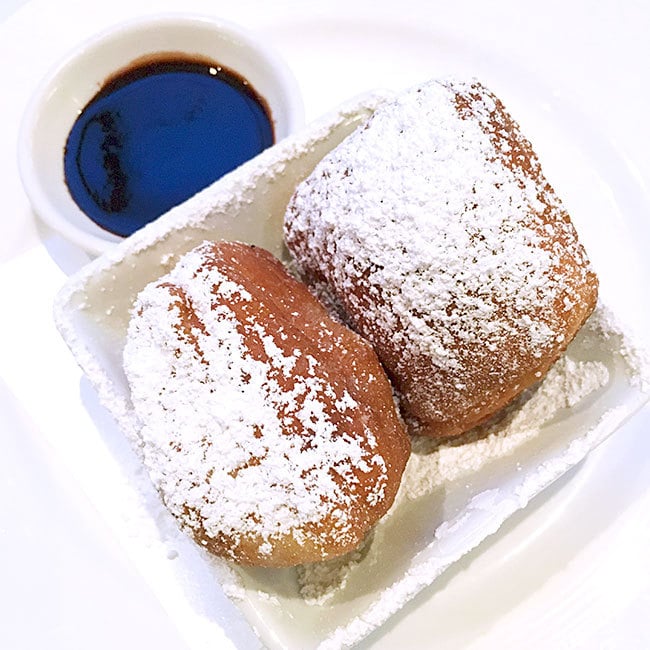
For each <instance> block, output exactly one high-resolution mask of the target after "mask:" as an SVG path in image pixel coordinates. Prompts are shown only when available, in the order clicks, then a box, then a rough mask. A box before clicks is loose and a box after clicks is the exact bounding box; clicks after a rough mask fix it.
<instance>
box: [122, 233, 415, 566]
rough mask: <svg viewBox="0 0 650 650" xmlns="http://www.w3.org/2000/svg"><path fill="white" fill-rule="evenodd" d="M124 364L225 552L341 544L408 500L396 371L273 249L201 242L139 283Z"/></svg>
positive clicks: (257, 554)
mask: <svg viewBox="0 0 650 650" xmlns="http://www.w3.org/2000/svg"><path fill="white" fill-rule="evenodd" d="M124 367H125V371H126V375H127V378H128V380H129V384H130V387H131V391H132V399H133V404H134V407H135V410H136V413H137V415H138V417H139V418H140V420H141V423H142V441H143V452H144V458H145V464H146V466H147V468H148V470H149V473H150V475H151V477H152V479H153V482H154V484H155V485H156V487H157V488H158V490H159V491H160V493H161V495H162V498H163V500H164V502H165V504H166V505H167V507H168V508H169V509H170V510H171V512H172V513H173V514H174V515H175V516H176V517H177V518H178V519H179V521H180V522H181V524H182V526H183V527H184V528H186V529H188V530H189V531H190V532H191V534H192V535H193V536H194V537H195V539H196V540H197V541H198V542H199V543H201V544H203V545H204V546H205V547H206V548H207V549H208V550H209V551H211V552H212V553H214V554H216V555H218V556H222V557H226V558H230V559H232V560H235V561H237V562H240V563H243V564H251V565H261V566H276V567H278V566H290V565H295V564H300V563H304V562H313V561H317V560H322V559H327V558H330V557H335V556H337V555H341V554H343V553H345V552H348V551H350V550H352V549H353V548H355V547H356V546H357V545H358V544H359V542H360V541H361V540H362V539H363V538H364V536H365V534H366V533H367V531H368V530H369V529H370V528H371V526H373V524H374V523H375V522H376V521H377V520H378V519H379V518H380V517H381V516H382V515H383V514H384V513H385V512H386V511H387V509H388V508H389V507H390V505H391V504H392V502H393V499H394V496H395V494H396V492H397V488H398V486H399V483H400V478H401V475H402V472H403V470H404V466H405V464H406V460H407V457H408V454H409V450H410V447H409V441H408V436H407V435H406V432H405V430H404V426H403V424H402V422H401V420H400V419H399V416H398V414H397V412H396V409H395V405H394V400H393V396H392V390H391V387H390V384H389V382H388V379H387V377H386V375H385V373H384V371H383V369H382V367H381V365H380V363H379V361H378V359H377V357H376V355H375V353H374V352H373V350H372V348H371V347H370V345H369V344H368V343H366V342H365V341H364V340H362V339H361V337H359V336H358V335H357V334H355V333H354V332H352V331H351V330H349V329H348V328H346V327H344V326H343V325H341V324H339V323H337V322H335V321H333V320H332V319H331V318H330V317H329V316H328V314H327V312H326V311H325V309H324V308H323V307H322V306H321V305H320V304H319V303H318V301H317V300H316V299H315V298H314V297H313V296H312V295H311V294H310V292H309V290H308V289H307V287H306V286H305V285H303V284H302V283H300V282H298V281H297V280H295V279H293V278H291V277H290V276H289V275H288V274H287V273H286V271H285V270H284V268H283V266H282V265H281V264H280V263H279V262H278V261H277V260H276V259H275V258H274V257H273V256H272V255H271V254H270V253H268V252H267V251H265V250H263V249H260V248H256V247H253V246H248V245H245V244H240V243H227V242H220V243H205V244H203V245H202V246H200V247H198V248H197V249H195V250H194V251H192V252H190V253H188V254H187V255H185V256H184V257H183V258H182V259H181V261H180V262H179V264H178V265H177V266H176V268H175V269H174V270H173V271H172V272H171V273H169V274H168V275H167V276H165V277H163V278H161V279H160V280H158V281H156V282H154V283H152V284H150V285H149V286H148V287H146V288H145V289H144V290H143V291H142V292H141V294H140V295H139V297H138V299H137V302H136V305H135V307H134V310H133V314H132V318H131V322H130V325H129V330H128V336H127V342H126V347H125V350H124Z"/></svg>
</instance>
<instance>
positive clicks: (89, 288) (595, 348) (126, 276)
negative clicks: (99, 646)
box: [55, 93, 648, 650]
mask: <svg viewBox="0 0 650 650" xmlns="http://www.w3.org/2000/svg"><path fill="white" fill-rule="evenodd" d="M384 97H385V95H384V94H382V93H376V94H370V95H367V96H363V97H360V98H359V99H357V100H353V101H351V102H350V103H348V104H346V105H344V106H343V107H341V108H340V109H339V110H337V111H335V112H333V113H332V114H330V115H328V116H326V117H325V118H323V119H321V120H320V121H318V122H316V123H314V124H312V125H310V126H309V127H308V128H307V129H305V130H304V131H303V132H301V133H299V134H297V135H295V136H292V137H291V138H289V139H287V140H285V141H283V142H281V143H279V144H278V145H276V146H275V147H273V148H272V149H270V150H267V151H266V152H264V153H263V154H261V155H260V156H258V157H257V158H256V159H254V160H252V161H250V162H249V163H247V164H245V165H244V166H242V167H241V168H239V169H238V170H236V171H235V172H233V173H231V174H229V175H228V176H226V177H224V178H223V179H221V180H220V181H218V182H217V183H215V184H214V185H212V186H211V187H209V188H207V189H206V190H204V191H203V192H201V193H199V194H198V195H196V196H195V197H193V198H192V199H190V200H189V201H187V202H186V203H184V204H182V205H180V206H178V207H176V208H174V209H173V210H172V211H170V212H169V213H168V214H167V215H164V216H163V217H162V218H161V219H159V220H158V221H157V222H155V223H154V224H152V225H151V226H149V227H147V228H145V229H144V230H142V231H140V232H139V233H136V234H135V235H134V236H133V237H131V238H130V239H128V240H126V241H125V242H124V243H123V244H121V245H120V246H118V247H117V248H116V249H114V250H113V251H110V252H109V253H108V254H107V255H105V256H103V257H101V258H99V259H97V260H95V261H94V262H92V263H91V264H90V265H88V266H87V267H85V268H84V269H82V270H81V271H80V272H79V273H78V274H76V275H75V276H73V277H72V278H71V279H70V280H69V281H68V282H67V284H66V285H65V287H64V288H63V290H62V291H61V293H60V294H59V296H58V299H57V304H56V310H55V313H56V320H57V325H58V327H59V329H60V331H61V333H62V334H63V336H64V338H65V340H66V342H67V343H68V345H69V347H70V348H71V350H72V351H73V353H74V355H75V357H76V358H77V361H78V362H79V364H80V365H81V367H82V368H83V370H84V372H85V373H86V375H87V376H88V378H89V379H90V381H91V382H92V384H93V385H94V387H95V388H96V390H97V392H98V395H99V397H100V399H101V401H102V403H103V404H104V405H105V406H106V407H107V408H108V409H109V410H110V411H111V413H112V414H113V416H114V417H115V419H116V420H117V421H118V422H119V424H120V426H121V428H122V430H123V431H124V432H125V433H126V434H127V436H128V437H129V438H130V440H131V442H132V443H133V445H134V447H135V448H136V449H137V446H138V430H137V423H136V422H135V418H134V417H133V413H132V408H131V404H130V400H129V391H128V386H127V384H126V381H125V378H124V375H123V371H122V365H121V352H122V347H123V343H124V333H125V329H126V325H127V322H128V317H129V310H130V307H131V305H132V303H133V300H134V297H135V295H136V294H137V293H138V291H139V290H140V289H141V288H143V287H144V285H145V284H147V283H148V282H149V281H151V280H153V279H155V278H157V277H159V276H160V275H162V274H163V273H165V272H167V271H168V270H169V269H170V268H171V266H173V264H174V263H175V261H176V260H177V259H178V256H179V255H180V254H182V253H183V252H185V251H187V250H189V249H191V248H193V247H194V246H195V245H197V244H198V243H200V242H202V241H203V240H205V239H220V238H225V239H237V240H241V241H247V242H250V243H255V244H258V245H260V246H263V247H265V248H267V249H268V250H270V251H271V252H273V253H274V254H276V255H277V256H278V257H280V258H283V257H285V250H284V247H283V243H282V227H281V225H282V217H283V214H284V209H285V207H286V204H287V202H288V200H289V197H290V196H291V194H292V192H293V189H294V187H295V185H296V183H297V182H299V181H300V180H301V179H302V178H304V177H305V176H306V175H307V174H308V173H309V172H310V171H311V169H312V168H313V166H314V165H315V164H316V162H317V161H318V160H319V159H320V158H321V157H322V156H323V155H324V154H325V153H326V152H327V151H328V150H330V149H331V148H332V147H333V146H335V145H336V144H338V142H340V141H341V139H342V138H344V137H345V135H347V134H348V133H350V132H351V131H352V130H353V129H354V128H355V127H356V126H357V125H358V124H359V123H360V122H361V121H363V119H364V118H365V117H367V116H368V115H369V114H370V113H371V112H372V110H373V109H374V107H375V106H376V105H377V103H378V102H381V101H382V100H383V98H384ZM506 105H507V102H506ZM515 116H516V114H515ZM524 131H525V129H524ZM577 225H578V229H579V231H580V224H579V223H578V224H577ZM588 249H589V246H588ZM644 372H645V370H644V366H643V365H642V363H641V361H640V360H639V359H638V358H637V357H636V356H635V353H634V351H633V349H632V347H631V346H630V344H629V341H628V340H627V339H626V337H625V336H624V335H623V334H622V333H621V332H620V331H619V329H618V327H617V326H616V325H615V324H614V323H613V322H612V320H611V318H610V317H609V316H608V312H607V310H606V309H604V308H603V307H602V306H601V307H599V309H598V310H597V313H596V314H595V315H594V317H592V319H591V320H590V322H589V324H588V325H587V326H586V327H585V328H584V329H583V331H582V332H581V333H580V335H579V336H578V338H577V339H576V341H574V343H572V344H571V346H570V348H569V350H568V352H567V354H566V355H565V358H564V359H563V360H562V361H561V362H560V363H559V364H558V365H557V366H556V368H555V369H554V370H553V371H552V372H551V374H550V375H549V377H548V378H547V379H546V380H545V381H544V382H543V383H542V384H541V386H540V387H539V388H538V389H537V390H536V391H532V392H531V393H530V394H529V395H528V396H527V399H526V400H521V401H520V402H519V403H518V404H517V406H516V407H515V408H513V409H512V410H511V411H510V412H509V413H508V414H507V415H506V416H505V417H504V418H503V419H502V420H501V421H500V422H499V423H498V424H496V425H494V427H493V428H491V429H484V430H482V431H481V432H480V433H473V434H471V435H469V436H466V437H464V438H462V439H461V440H460V441H458V442H453V443H449V444H439V445H433V444H431V443H427V442H424V441H418V443H417V444H416V445H415V453H414V455H413V458H412V461H411V462H410V464H409V468H408V470H407V475H406V478H405V481H404V486H403V490H402V492H401V496H400V498H399V500H398V503H396V506H395V507H394V508H393V510H392V511H391V513H390V514H389V516H387V517H386V518H385V519H384V520H383V521H382V522H381V523H380V524H379V526H378V527H377V529H376V531H375V533H374V536H373V539H372V540H371V542H370V544H369V545H368V547H367V548H366V549H364V552H363V553H362V554H360V556H359V557H356V558H354V561H351V562H350V563H349V564H347V565H344V566H343V567H341V566H339V565H334V566H331V565H330V566H328V567H327V571H326V572H325V573H326V574H327V579H326V582H327V581H329V582H327V584H328V585H329V587H332V584H334V583H335V582H336V579H337V578H338V579H340V580H341V581H342V584H341V586H340V588H338V589H333V588H328V589H325V591H323V592H319V594H320V595H321V596H322V599H321V601H322V602H321V603H320V604H310V603H307V602H306V601H305V600H304V599H303V598H302V597H301V595H300V590H301V587H302V589H303V593H307V592H308V591H309V590H311V592H310V593H312V594H313V593H314V592H315V591H318V590H319V588H320V586H322V585H321V584H320V582H319V581H318V579H319V577H322V576H321V575H320V574H319V573H318V571H314V570H313V568H312V569H311V570H307V571H304V572H303V571H300V572H299V571H297V570H295V569H286V570H281V571H280V570H262V569H255V570H253V569H241V568H236V567H233V566H231V565H229V564H227V563H225V562H222V561H217V560H214V559H213V558H209V557H206V556H205V555H204V554H203V553H202V551H200V550H199V549H196V548H195V547H194V545H193V544H191V543H190V542H189V541H187V540H185V539H184V538H183V536H182V535H180V534H179V533H177V532H176V530H175V527H174V524H173V522H172V521H171V517H170V516H169V515H168V514H167V513H166V512H165V511H164V509H163V508H162V506H161V505H160V503H159V502H158V500H157V499H156V498H155V495H154V494H153V488H151V486H149V485H148V484H147V483H146V481H140V480H138V481H134V486H133V487H134V489H135V490H139V491H141V492H142V493H143V494H146V495H147V498H146V499H144V500H143V502H142V508H143V515H142V516H143V520H148V521H147V522H146V524H145V525H143V526H142V527H141V529H140V534H142V535H143V536H144V537H148V538H149V542H148V543H150V544H151V545H152V546H155V545H156V544H159V545H160V544H162V545H166V546H167V547H169V546H170V545H171V546H173V548H174V549H175V550H174V553H177V554H178V556H177V557H176V559H175V562H174V564H173V568H171V569H170V567H169V562H167V563H165V562H164V561H163V559H162V558H161V560H160V562H159V566H156V562H155V561H153V562H152V563H151V564H150V565H148V567H147V568H146V571H160V572H164V573H168V574H169V573H170V571H171V574H170V579H169V580H168V581H167V583H166V585H167V586H166V589H168V590H169V591H170V592H174V593H173V594H171V593H170V594H169V598H170V599H171V600H170V602H171V601H173V602H175V603H182V606H181V607H178V608H177V609H176V610H175V616H176V617H177V618H178V620H177V624H178V626H179V628H185V631H186V635H187V637H188V638H192V639H194V641H195V642H196V647H208V646H209V645H210V639H211V634H212V630H213V626H214V625H215V624H216V621H215V620H214V619H213V617H212V616H211V615H210V614H208V613H206V609H207V605H206V602H210V598H209V596H208V592H209V590H210V589H211V588H212V587H211V585H214V584H215V583H219V584H221V585H222V587H223V588H224V590H225V592H226V593H227V594H228V595H229V596H230V597H232V598H233V599H234V600H235V601H236V603H237V605H238V606H239V607H240V609H241V610H242V611H243V613H244V615H245V617H246V618H247V619H248V621H249V622H250V624H251V625H252V626H253V628H254V629H255V630H256V632H257V634H258V635H259V636H260V638H261V639H262V641H263V642H264V643H265V645H267V646H268V647H269V648H291V649H294V648H295V649H298V648H300V649H301V650H309V649H310V648H317V647H318V648H337V647H347V646H350V645H352V644H354V643H356V642H358V641H359V640H360V639H361V638H363V637H365V636H366V635H367V634H369V633H370V632H371V631H372V630H373V629H375V628H376V627H378V626H379V625H381V624H382V623H383V622H385V621H386V620H387V618H388V617H389V616H391V615H392V614H393V613H394V612H396V611H397V610H398V609H400V608H401V607H402V606H403V605H404V604H405V603H406V602H407V601H408V600H410V599H411V598H413V597H414V596H415V595H416V594H417V593H418V592H419V591H420V590H421V589H422V588H424V587H425V586H427V585H429V584H431V583H432V582H433V581H434V580H435V579H436V577H438V576H439V575H440V574H441V572H442V571H444V570H445V569H446V568H447V567H449V566H450V565H451V564H453V563H454V562H456V561H457V560H458V559H459V558H461V557H462V556H463V555H464V554H466V553H467V552H468V551H470V550H471V549H473V548H474V547H475V546H476V545H477V544H479V543H480V542H481V541H482V540H483V539H485V538H486V537H487V536H489V535H491V534H492V533H494V532H495V531H496V530H497V529H498V528H499V527H500V526H501V524H502V523H503V522H504V521H505V520H506V519H507V518H508V517H509V516H510V515H512V514H513V513H514V512H516V511H517V510H519V509H521V508H523V507H524V506H526V505H527V503H528V502H529V501H530V499H531V498H533V497H534V496H535V495H537V494H538V493H540V492H541V491H542V490H543V489H544V488H546V487H547V486H548V485H550V484H551V483H552V482H553V481H555V480H556V479H558V478H559V477H560V476H562V475H563V474H565V473H566V472H567V471H568V470H569V469H570V468H572V467H574V466H575V465H576V464H577V463H579V462H580V461H581V460H582V459H583V458H584V457H585V456H586V455H587V454H588V453H589V452H590V451H591V450H592V449H594V448H595V447H596V446H597V445H598V444H599V443H600V442H602V441H603V440H604V439H605V438H606V437H607V436H609V435H610V434H611V433H612V432H613V431H614V430H615V429H616V428H617V427H618V426H619V425H620V424H621V422H623V420H624V419H625V418H627V417H628V416H629V415H631V414H632V413H633V412H634V411H636V410H637V409H638V408H640V406H641V405H642V404H643V403H644V402H645V401H646V400H647V397H648V395H647V394H646V393H645V392H643V390H642V387H643V386H642V384H643V380H644V377H643V373H644ZM135 483H137V485H136V484H135ZM323 571H324V569H323ZM321 573H322V572H321ZM301 576H302V577H301ZM162 598H163V600H164V595H163V596H162ZM172 616H174V614H172Z"/></svg>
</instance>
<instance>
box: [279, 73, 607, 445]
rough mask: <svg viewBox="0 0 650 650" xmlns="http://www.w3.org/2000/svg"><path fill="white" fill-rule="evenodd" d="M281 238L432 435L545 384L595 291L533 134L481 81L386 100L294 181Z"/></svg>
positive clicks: (461, 426)
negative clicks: (527, 132)
mask: <svg viewBox="0 0 650 650" xmlns="http://www.w3.org/2000/svg"><path fill="white" fill-rule="evenodd" d="M285 240H286V243H287V246H288V248H289V250H290V251H291V253H292V255H293V256H294V258H295V260H296V262H297V265H298V267H299V270H300V271H301V272H302V274H303V277H304V278H305V279H306V280H307V281H308V282H310V283H312V284H313V285H314V286H316V285H318V286H319V287H320V290H321V291H322V290H323V287H324V288H325V290H326V291H328V292H329V293H330V294H331V297H332V298H333V299H334V300H335V301H337V302H338V303H339V304H340V306H341V307H342V308H343V310H344V312H345V313H346V314H347V317H348V319H349V322H350V323H351V325H352V326H353V327H354V328H355V329H356V330H357V331H358V332H360V333H361V334H362V335H363V336H364V337H365V338H367V339H368V340H369V341H370V342H371V343H372V345H373V346H374V348H375V350H376V351H377V354H378V356H379V358H380V360H381V361H382V363H383V364H384V366H385V368H386V369H387V371H388V374H389V376H390V378H391V379H392V381H393V383H394V385H395V387H396V389H397V391H398V392H399V394H400V399H401V402H402V407H403V409H404V411H405V414H406V416H407V417H408V418H409V419H410V420H411V422H412V424H413V430H414V431H416V432H417V433H421V434H426V435H430V436H434V437H446V436H452V435H456V434H460V433H462V432H463V431H466V430H467V429H469V428H471V427H473V426H474V425H476V424H478V423H480V422H481V421H483V420H485V419H486V418H488V417H489V416H491V415H492V414H494V413H495V412H496V411H498V410H499V409H500V408H501V407H503V406H504V405H505V404H506V403H508V402H509V401H510V400H512V399H513V397H515V396H516V395H517V394H518V393H520V392H521V391H522V390H524V389H526V388H527V387H529V386H531V385H532V384H534V383H535V382H536V381H537V380H538V379H539V378H540V377H541V376H542V375H543V374H544V373H546V371H547V370H548V369H549V368H550V366H551V365H552V364H553V362H554V361H555V360H556V359H557V358H558V356H559V355H560V354H561V353H562V351H563V350H564V349H565V347H566V346H567V345H568V343H569V342H570V341H571V339H572V338H573V337H574V335H575V334H576V332H577V331H578V329H579V328H580V327H581V325H582V324H583V323H584V321H585V319H586V318H587V317H588V315H589V314H590V313H591V311H592V310H593V308H594V306H595V304H596V300H597V290H598V282H597V279H596V276H595V275H594V273H593V272H592V270H591V268H590V265H589V262H588V259H587V256H586V254H585V251H584V249H583V247H582V245H581V244H580V243H579V241H578V238H577V235H576V232H575V230H574V228H573V226H572V224H571V221H570V218H569V215H568V214H567V212H566V210H565V209H564V208H563V206H562V204H561V202H560V200H559V199H558V197H557V196H556V194H555V192H554V191H553V189H552V188H551V186H550V185H549V183H548V182H547V180H546V179H545V178H544V175H543V174H542V169H541V167H540V163H539V161H538V159H537V157H536V155H535V153H534V152H533V149H532V147H531V145H530V143H529V142H528V141H527V140H526V139H525V138H524V137H523V135H522V134H521V132H520V129H519V126H518V125H517V124H516V123H515V122H514V120H513V119H512V118H511V117H510V115H509V114H508V113H507V112H506V110H505V108H504V106H503V104H502V103H501V101H500V100H499V99H497V98H496V97H495V96H494V95H493V94H492V93H491V92H490V91H489V90H487V89H486V88H485V87H484V86H482V85H481V84H480V83H479V82H476V81H472V82H463V81H432V82H429V83H427V84H425V85H422V86H420V87H417V88H414V89H412V90H410V91H408V92H406V93H404V94H402V95H401V96H399V97H397V98H396V99H395V100H393V101H389V102H387V103H385V104H383V105H382V106H380V107H379V108H378V109H377V111H376V112H375V113H374V114H373V115H372V116H371V117H370V119H369V120H368V121H367V123H365V124H364V125H362V126H361V127H359V128H358V129H357V130H356V131H355V132H354V133H353V134H352V135H350V136H349V137H348V138H346V139H345V140H344V141H343V142H342V143H341V144H340V145H339V146H338V147H336V148H335V149H334V150H333V151H332V152H330V153H329V154H328V155H327V156H326V157H325V158H324V159H323V160H322V161H321V162H320V163H319V164H318V165H317V166H316V168H315V169H314V171H313V173H312V174H311V175H310V176H309V177H308V178H307V179H306V180H305V181H304V182H302V183H301V184H300V185H299V186H298V188H297V189H296V191H295V193H294V195H293V197H292V199H291V201H290V203H289V206H288V208H287V211H286V215H285Z"/></svg>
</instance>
